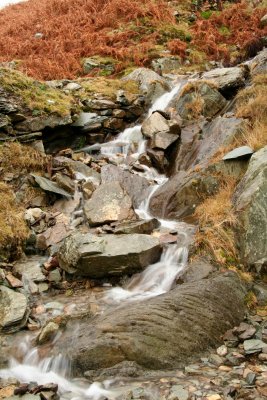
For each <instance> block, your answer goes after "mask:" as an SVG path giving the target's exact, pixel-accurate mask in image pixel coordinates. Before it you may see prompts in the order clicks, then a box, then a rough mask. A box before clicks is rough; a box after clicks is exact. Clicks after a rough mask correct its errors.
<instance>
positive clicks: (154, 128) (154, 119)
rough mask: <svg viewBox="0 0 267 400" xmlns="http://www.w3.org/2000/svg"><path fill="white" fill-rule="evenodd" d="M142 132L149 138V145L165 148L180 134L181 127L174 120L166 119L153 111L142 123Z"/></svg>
mask: <svg viewBox="0 0 267 400" xmlns="http://www.w3.org/2000/svg"><path fill="white" fill-rule="evenodd" d="M142 133H143V135H144V136H145V137H147V138H149V139H151V141H150V143H149V147H151V148H158V149H162V150H166V149H167V148H168V147H169V146H170V145H171V144H172V143H174V142H175V141H176V140H177V139H178V138H179V136H180V133H181V128H180V125H179V124H178V123H177V121H175V120H167V119H166V118H164V116H163V115H162V114H161V113H159V112H154V113H153V114H152V115H151V116H150V117H149V118H147V119H146V120H145V121H144V122H143V124H142Z"/></svg>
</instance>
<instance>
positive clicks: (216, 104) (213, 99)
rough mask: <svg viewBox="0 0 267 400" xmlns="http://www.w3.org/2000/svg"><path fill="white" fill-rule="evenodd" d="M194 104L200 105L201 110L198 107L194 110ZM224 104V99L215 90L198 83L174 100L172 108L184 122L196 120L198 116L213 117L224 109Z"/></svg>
mask: <svg viewBox="0 0 267 400" xmlns="http://www.w3.org/2000/svg"><path fill="white" fill-rule="evenodd" d="M196 102H198V103H200V105H201V108H199V105H198V107H197V109H195V108H194V107H195V103H196ZM226 103H227V102H226V99H225V98H224V97H223V96H222V95H221V93H220V92H219V91H218V90H217V89H215V88H213V87H212V86H210V85H208V84H207V83H205V82H203V83H201V82H199V84H198V85H197V88H196V86H193V87H192V88H190V87H189V88H188V90H186V89H185V90H184V92H182V94H181V95H180V97H179V98H178V100H174V107H175V109H176V111H177V112H178V113H179V115H180V116H181V117H182V118H183V119H184V120H190V119H196V118H198V117H199V114H201V115H203V116H204V117H213V116H214V115H216V114H217V113H218V112H219V111H220V110H222V109H223V107H225V105H226ZM199 110H200V111H199ZM195 113H197V114H195Z"/></svg>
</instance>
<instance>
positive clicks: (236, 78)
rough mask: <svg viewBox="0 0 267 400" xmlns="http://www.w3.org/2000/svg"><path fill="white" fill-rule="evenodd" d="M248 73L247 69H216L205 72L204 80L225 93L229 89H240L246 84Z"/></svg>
mask: <svg viewBox="0 0 267 400" xmlns="http://www.w3.org/2000/svg"><path fill="white" fill-rule="evenodd" d="M247 75H248V71H247V69H246V68H245V67H242V66H241V67H231V68H216V69H213V70H211V71H208V72H205V73H204V74H203V75H202V79H205V80H208V81H211V82H212V83H214V84H215V85H216V87H217V88H218V89H219V90H220V91H222V92H224V91H226V90H228V89H234V88H239V87H241V86H243V85H244V84H245V79H246V77H247Z"/></svg>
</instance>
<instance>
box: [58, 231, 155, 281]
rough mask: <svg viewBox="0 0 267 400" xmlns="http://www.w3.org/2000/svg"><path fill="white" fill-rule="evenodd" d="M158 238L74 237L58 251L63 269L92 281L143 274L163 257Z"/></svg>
mask: <svg viewBox="0 0 267 400" xmlns="http://www.w3.org/2000/svg"><path fill="white" fill-rule="evenodd" d="M161 250H162V249H161V246H160V243H159V240H158V239H157V238H153V237H151V236H149V235H142V234H131V235H127V234H125V235H105V236H96V235H91V234H80V233H79V234H74V235H72V236H70V237H68V238H66V239H65V241H64V242H63V244H62V245H61V247H60V249H59V251H58V260H59V265H60V267H61V268H62V269H63V270H65V271H67V272H69V273H75V272H76V273H78V274H80V275H84V276H88V277H91V278H103V277H109V276H122V275H126V274H133V273H135V272H139V271H140V270H142V269H143V268H145V267H146V266H148V265H150V264H153V263H155V262H157V261H158V260H159V258H160V254H161Z"/></svg>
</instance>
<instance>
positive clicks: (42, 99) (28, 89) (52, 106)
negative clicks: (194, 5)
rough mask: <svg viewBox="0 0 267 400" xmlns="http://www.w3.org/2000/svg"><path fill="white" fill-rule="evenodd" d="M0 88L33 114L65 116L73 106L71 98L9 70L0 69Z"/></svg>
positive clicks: (44, 84)
mask: <svg viewBox="0 0 267 400" xmlns="http://www.w3.org/2000/svg"><path fill="white" fill-rule="evenodd" d="M0 86H2V87H3V88H4V89H5V90H6V91H7V92H9V93H10V94H12V95H15V96H17V97H19V98H20V99H21V101H22V103H23V105H24V106H26V107H27V108H28V109H29V110H30V111H32V112H33V113H34V114H38V113H39V114H40V113H56V114H58V115H60V116H65V115H68V114H69V113H70V110H71V109H72V107H73V105H74V102H73V98H72V96H70V95H67V94H65V93H63V92H61V91H60V90H58V89H53V88H50V87H49V86H48V85H47V84H46V83H44V82H38V81H35V80H33V79H31V78H29V77H27V76H26V75H24V74H22V73H21V72H19V71H16V70H12V69H9V68H0Z"/></svg>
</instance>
